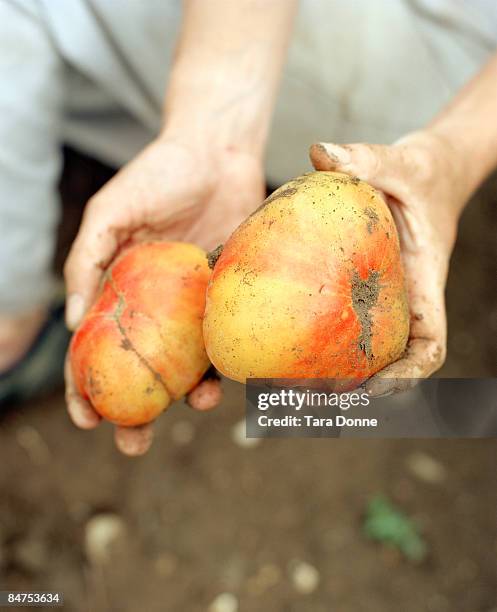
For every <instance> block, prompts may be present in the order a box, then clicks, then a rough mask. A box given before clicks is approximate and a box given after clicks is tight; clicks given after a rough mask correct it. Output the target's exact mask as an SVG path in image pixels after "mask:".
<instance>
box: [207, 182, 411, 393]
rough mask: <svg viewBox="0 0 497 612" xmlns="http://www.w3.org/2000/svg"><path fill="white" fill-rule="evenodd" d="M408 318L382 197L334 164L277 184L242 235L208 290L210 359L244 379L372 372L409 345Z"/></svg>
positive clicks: (241, 229)
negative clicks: (332, 168) (331, 168)
mask: <svg viewBox="0 0 497 612" xmlns="http://www.w3.org/2000/svg"><path fill="white" fill-rule="evenodd" d="M408 331H409V316H408V308H407V295H406V289H405V284H404V275H403V270H402V266H401V259H400V249H399V241H398V236H397V231H396V227H395V224H394V221H393V218H392V215H391V213H390V210H389V208H388V206H387V205H386V203H385V201H384V200H383V197H382V195H381V194H380V193H378V192H377V191H376V190H375V189H373V188H372V187H371V186H370V185H368V184H367V183H364V182H362V181H359V180H358V179H355V178H352V177H350V176H348V175H345V174H341V173H334V172H312V173H309V174H305V175H303V176H301V177H299V178H296V179H295V180H293V181H290V182H289V183H287V184H286V185H284V186H282V187H281V188H280V189H278V190H277V191H276V192H274V194H272V195H271V196H270V197H269V198H268V199H267V200H266V201H265V203H264V204H263V205H262V206H261V207H260V208H259V209H258V210H257V211H256V212H255V213H254V214H253V215H252V216H251V217H249V218H248V219H247V220H246V221H245V222H244V223H242V225H240V227H239V228H238V229H237V230H236V231H235V232H234V233H233V235H232V236H231V238H230V239H229V240H228V241H227V243H226V244H225V245H224V248H223V250H222V252H221V255H220V257H219V259H218V261H217V263H216V265H215V267H214V271H213V274H212V277H211V280H210V282H209V287H208V292H207V304H206V313H205V318H204V340H205V344H206V349H207V353H208V355H209V358H210V359H211V361H212V363H213V364H214V365H215V366H216V368H218V370H219V371H220V372H222V373H223V374H225V375H226V376H228V377H229V378H232V379H234V380H238V381H241V382H245V381H246V379H247V378H254V377H255V378H341V379H348V378H353V379H358V378H367V377H369V376H371V375H372V374H373V373H375V372H377V371H378V370H380V369H381V368H383V367H384V366H386V365H387V364H389V363H391V362H393V361H395V360H396V359H398V357H399V356H400V355H401V354H402V352H403V351H404V348H405V345H406V341H407V336H408Z"/></svg>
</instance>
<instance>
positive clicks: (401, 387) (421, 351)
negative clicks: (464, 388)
mask: <svg viewBox="0 0 497 612" xmlns="http://www.w3.org/2000/svg"><path fill="white" fill-rule="evenodd" d="M444 358H445V349H444V347H443V345H442V343H441V342H440V341H438V340H436V339H427V338H414V339H412V340H410V342H409V344H408V346H407V349H406V352H405V355H404V356H403V357H402V358H401V359H399V360H398V361H396V362H394V363H392V364H391V365H389V366H387V367H386V368H383V370H381V371H380V372H378V373H377V374H375V375H374V376H372V377H371V378H370V379H369V380H368V381H367V382H366V391H367V392H368V393H369V394H370V395H371V396H373V397H378V396H380V395H385V394H388V393H392V392H394V393H395V392H400V391H406V390H407V389H410V388H412V387H414V386H415V385H416V384H417V383H418V382H419V379H421V378H427V377H428V376H431V374H433V373H434V372H436V371H437V370H438V369H439V368H440V366H441V365H442V364H443V362H444Z"/></svg>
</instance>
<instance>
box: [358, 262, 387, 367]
mask: <svg viewBox="0 0 497 612" xmlns="http://www.w3.org/2000/svg"><path fill="white" fill-rule="evenodd" d="M379 279H380V273H379V272H378V271H377V270H370V272H369V275H368V277H367V278H366V279H362V278H361V277H360V276H359V274H358V273H357V271H355V272H354V275H353V277H352V306H353V308H354V310H355V313H356V315H357V318H358V319H359V323H360V325H361V334H360V336H359V340H358V347H359V350H361V351H363V352H364V353H365V355H366V357H367V359H368V361H371V360H372V359H373V358H374V355H373V348H372V343H371V338H372V336H373V319H372V316H371V310H372V308H373V307H374V306H375V305H376V302H377V301H378V294H379V292H380V283H379Z"/></svg>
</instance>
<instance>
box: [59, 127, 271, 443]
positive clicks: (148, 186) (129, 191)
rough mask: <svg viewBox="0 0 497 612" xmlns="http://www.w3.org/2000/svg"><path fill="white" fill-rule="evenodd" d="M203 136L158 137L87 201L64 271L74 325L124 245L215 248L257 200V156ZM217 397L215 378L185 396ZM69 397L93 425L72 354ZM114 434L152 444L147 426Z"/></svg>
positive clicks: (195, 399) (194, 400)
mask: <svg viewBox="0 0 497 612" xmlns="http://www.w3.org/2000/svg"><path fill="white" fill-rule="evenodd" d="M202 142H203V143H204V144H203V145H202V146H200V145H199V144H198V142H197V143H196V144H192V143H191V142H189V141H188V140H187V139H185V141H184V142H182V141H178V138H174V139H173V138H168V137H167V135H166V136H164V135H163V136H161V137H160V138H158V139H157V140H156V141H154V142H153V143H152V144H150V145H149V146H148V147H147V148H146V149H145V150H144V151H142V152H141V153H140V154H139V155H138V156H137V157H136V158H135V159H134V160H132V161H131V162H130V163H129V164H127V165H126V166H125V167H124V168H123V169H122V170H121V171H120V172H119V173H118V174H117V175H116V176H115V177H114V178H113V179H112V180H111V181H110V182H109V183H107V184H106V185H105V186H104V187H103V188H102V189H101V190H100V191H99V192H98V193H97V194H96V195H95V196H93V198H92V199H91V200H90V201H89V202H88V204H87V207H86V210H85V214H84V217H83V222H82V225H81V228H80V230H79V233H78V236H77V238H76V240H75V242H74V244H73V246H72V249H71V252H70V254H69V257H68V259H67V262H66V266H65V270H64V273H65V277H66V284H67V292H68V296H69V297H68V311H67V320H68V326H69V327H70V328H71V329H74V328H75V327H76V326H77V325H78V324H79V322H80V320H81V318H82V316H83V314H84V312H85V311H86V309H88V308H89V306H91V304H92V302H93V301H94V300H95V297H96V294H97V289H98V286H99V283H100V280H101V277H102V274H103V272H104V271H105V269H106V268H107V267H108V266H109V265H110V263H111V262H112V261H113V259H114V258H115V257H116V256H117V255H118V254H119V252H120V250H121V249H122V248H125V247H127V246H129V245H131V244H134V243H137V242H141V241H145V240H149V239H163V240H184V241H187V242H193V243H196V244H198V245H200V246H202V247H203V248H205V249H212V248H214V247H216V246H217V245H218V244H220V243H221V242H223V241H224V240H226V238H228V236H229V235H230V233H231V232H232V231H233V230H234V229H235V228H236V227H237V226H238V225H239V224H240V223H241V221H242V220H244V219H245V218H246V217H247V216H248V215H249V214H250V213H251V212H252V211H253V210H254V209H255V208H256V207H257V206H258V205H259V204H260V203H261V202H262V200H263V199H264V191H265V182H264V175H263V170H262V164H261V162H260V160H259V159H258V158H257V157H256V156H253V155H251V154H249V153H245V152H241V151H237V150H236V149H235V148H216V147H215V146H213V145H212V144H211V143H210V142H208V141H206V139H205V140H204V139H203V140H202ZM220 396H221V390H220V387H219V382H218V381H213V380H207V381H204V382H201V383H200V385H199V386H198V387H197V388H195V389H194V390H193V391H192V392H191V393H190V395H189V402H190V404H191V405H192V407H193V408H196V409H198V410H206V409H208V408H209V407H213V405H215V404H216V403H218V402H219V399H220ZM66 400H67V404H68V411H69V414H70V416H71V418H72V420H73V421H74V423H75V424H76V425H77V426H78V427H81V428H83V429H91V428H94V427H96V426H97V425H98V423H99V422H100V416H99V415H98V414H97V413H96V412H95V411H94V410H93V408H92V406H91V405H90V404H89V402H87V401H86V400H84V399H83V398H82V397H81V396H80V395H79V394H78V393H77V391H76V388H75V386H74V382H73V378H72V374H71V367H70V364H69V359H67V364H66ZM209 402H210V405H207V404H209ZM115 438H116V444H117V446H118V448H119V449H120V450H121V451H122V452H124V453H125V454H128V455H140V454H143V453H144V452H146V450H147V449H148V448H149V446H150V444H151V441H152V429H151V426H150V425H145V426H142V427H136V428H134V427H128V428H125V427H117V428H116V434H115Z"/></svg>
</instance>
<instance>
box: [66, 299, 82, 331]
mask: <svg viewBox="0 0 497 612" xmlns="http://www.w3.org/2000/svg"><path fill="white" fill-rule="evenodd" d="M84 314H85V303H84V301H83V298H82V297H81V296H80V295H79V294H78V293H72V294H71V295H70V296H69V297H68V298H67V303H66V325H67V327H68V328H69V329H71V330H74V329H76V327H77V326H78V325H79V323H80V321H81V319H82V318H83V315H84Z"/></svg>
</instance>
